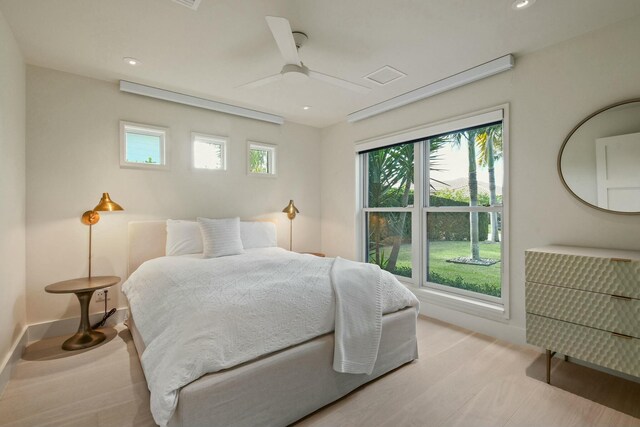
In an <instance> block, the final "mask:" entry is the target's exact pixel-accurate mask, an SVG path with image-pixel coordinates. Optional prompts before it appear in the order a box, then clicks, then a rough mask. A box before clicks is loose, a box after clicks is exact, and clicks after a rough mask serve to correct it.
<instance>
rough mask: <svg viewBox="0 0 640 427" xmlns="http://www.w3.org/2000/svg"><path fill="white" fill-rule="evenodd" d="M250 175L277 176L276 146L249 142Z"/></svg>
mask: <svg viewBox="0 0 640 427" xmlns="http://www.w3.org/2000/svg"><path fill="white" fill-rule="evenodd" d="M248 145H249V147H248V149H249V159H248V167H249V174H252V175H263V176H275V174H276V146H275V145H272V144H265V143H262V142H249V143H248Z"/></svg>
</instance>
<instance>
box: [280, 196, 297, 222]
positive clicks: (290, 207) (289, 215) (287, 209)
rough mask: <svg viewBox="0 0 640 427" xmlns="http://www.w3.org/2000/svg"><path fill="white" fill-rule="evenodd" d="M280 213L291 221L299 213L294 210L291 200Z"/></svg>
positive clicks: (294, 206)
mask: <svg viewBox="0 0 640 427" xmlns="http://www.w3.org/2000/svg"><path fill="white" fill-rule="evenodd" d="M282 212H284V213H286V214H287V218H289V219H291V220H293V219H294V218H295V217H296V214H299V213H300V211H299V210H298V208H296V205H294V204H293V200H289V204H288V205H287V206H286V207H285V208H284V209H282Z"/></svg>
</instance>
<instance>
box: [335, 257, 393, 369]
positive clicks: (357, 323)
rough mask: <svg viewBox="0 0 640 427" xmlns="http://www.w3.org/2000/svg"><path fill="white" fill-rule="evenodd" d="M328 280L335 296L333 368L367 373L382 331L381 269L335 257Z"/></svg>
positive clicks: (375, 356) (376, 350) (373, 359)
mask: <svg viewBox="0 0 640 427" xmlns="http://www.w3.org/2000/svg"><path fill="white" fill-rule="evenodd" d="M331 282H332V284H333V291H334V292H335V296H336V318H335V348H334V352H333V369H334V370H335V371H337V372H345V373H348V374H367V375H369V374H371V372H372V371H373V366H374V365H375V363H376V358H377V357H378V347H379V345H380V335H381V334H382V270H380V267H378V266H377V265H375V264H364V263H361V262H353V261H348V260H345V259H342V258H336V260H335V261H334V263H333V268H332V269H331Z"/></svg>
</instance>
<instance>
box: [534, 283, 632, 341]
mask: <svg viewBox="0 0 640 427" xmlns="http://www.w3.org/2000/svg"><path fill="white" fill-rule="evenodd" d="M525 293H526V307H527V312H528V313H533V314H538V315H540V316H544V317H550V318H552V319H558V320H564V321H567V322H572V323H577V324H579V325H584V326H589V327H592V328H597V329H603V330H605V331H610V332H619V333H621V334H625V335H631V336H634V337H636V338H640V299H621V298H614V297H611V296H610V295H606V294H599V293H594V292H587V291H581V290H578V289H570V288H561V287H558V286H550V285H542V284H540V283H532V282H527V283H526V287H525Z"/></svg>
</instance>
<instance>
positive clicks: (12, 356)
mask: <svg viewBox="0 0 640 427" xmlns="http://www.w3.org/2000/svg"><path fill="white" fill-rule="evenodd" d="M27 331H28V328H27V327H26V326H25V327H24V328H23V329H22V332H21V333H20V336H19V337H18V339H17V340H16V341H15V342H14V343H13V346H11V350H10V351H9V354H8V355H7V357H6V358H5V360H4V361H3V362H2V365H0V396H2V392H3V391H4V389H5V387H6V386H7V384H8V383H9V380H10V379H11V374H12V373H13V369H14V368H15V366H16V363H18V360H20V357H22V353H23V352H24V349H25V348H26V347H27V337H28V333H27Z"/></svg>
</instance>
